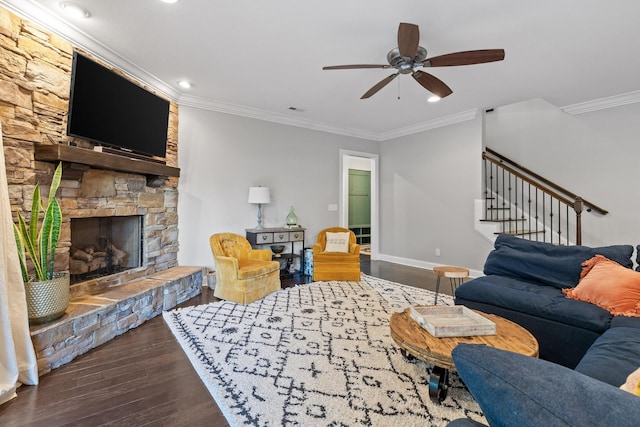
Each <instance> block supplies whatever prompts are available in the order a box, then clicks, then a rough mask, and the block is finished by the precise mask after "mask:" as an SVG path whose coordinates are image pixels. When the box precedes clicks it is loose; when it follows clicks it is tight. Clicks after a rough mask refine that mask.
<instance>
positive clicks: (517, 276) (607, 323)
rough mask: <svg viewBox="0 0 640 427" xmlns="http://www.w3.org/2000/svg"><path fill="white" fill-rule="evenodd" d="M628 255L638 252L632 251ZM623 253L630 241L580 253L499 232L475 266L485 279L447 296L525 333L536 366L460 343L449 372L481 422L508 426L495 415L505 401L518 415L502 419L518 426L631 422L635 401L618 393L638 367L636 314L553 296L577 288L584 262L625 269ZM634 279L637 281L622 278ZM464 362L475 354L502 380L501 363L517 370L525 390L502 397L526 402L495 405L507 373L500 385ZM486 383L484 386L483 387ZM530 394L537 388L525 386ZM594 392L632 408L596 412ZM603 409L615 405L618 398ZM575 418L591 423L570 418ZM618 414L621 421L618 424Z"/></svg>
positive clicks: (638, 415) (638, 407) (638, 421)
mask: <svg viewBox="0 0 640 427" xmlns="http://www.w3.org/2000/svg"><path fill="white" fill-rule="evenodd" d="M638 249H639V250H638V253H640V247H639V248H638ZM632 254H633V247H632V246H630V245H615V246H607V247H600V248H590V247H586V246H556V245H551V244H548V243H542V242H534V241H528V240H524V239H520V238H517V237H513V236H508V235H500V236H499V237H498V238H497V240H496V242H495V249H494V250H493V251H492V252H491V253H490V254H489V256H488V258H487V260H486V263H485V266H484V273H485V276H483V277H479V278H476V279H473V280H470V281H468V282H466V283H464V284H463V285H461V286H460V287H459V288H458V289H457V290H456V292H455V302H456V304H462V305H465V306H467V307H469V308H473V309H477V310H480V311H483V312H486V313H493V314H497V315H499V316H502V317H504V318H507V319H509V320H512V321H514V322H516V323H518V324H520V325H521V326H523V327H525V328H526V329H528V330H529V331H530V332H531V333H532V334H533V335H534V336H535V337H536V339H537V340H538V343H539V347H540V359H544V360H538V359H533V358H526V357H523V356H518V355H514V354H511V353H507V352H500V351H499V350H495V349H489V348H474V349H463V348H464V347H465V346H463V347H461V349H460V350H459V351H454V360H455V361H456V368H457V369H458V372H459V373H460V375H461V378H462V380H463V381H465V383H466V384H467V386H468V387H469V389H470V390H471V392H472V393H473V394H474V396H476V399H477V400H478V402H479V403H480V406H481V407H482V409H483V411H484V412H485V415H487V419H488V420H489V421H490V423H491V425H513V424H510V422H511V421H513V420H514V419H515V418H505V417H506V414H507V413H509V411H511V409H509V408H508V406H509V405H511V406H513V408H516V407H517V408H519V411H520V413H519V414H515V415H514V414H512V415H513V416H517V418H518V419H519V421H520V422H519V424H518V425H616V426H617V425H637V426H640V397H637V396H634V395H632V394H631V393H627V392H623V391H621V390H619V389H618V387H620V386H621V385H622V384H623V383H624V382H625V381H626V378H627V377H628V376H629V374H631V373H632V372H634V371H635V370H637V369H638V368H640V317H631V316H614V315H612V314H611V313H610V312H609V311H608V310H605V309H604V308H601V307H599V306H597V305H595V304H592V303H589V302H584V301H580V300H576V299H572V298H568V297H567V296H566V295H565V293H563V289H571V288H575V287H576V285H578V283H579V281H580V273H581V271H582V268H583V266H582V264H583V262H584V261H586V260H589V259H591V258H593V257H594V256H596V255H603V256H604V257H606V258H608V259H609V260H613V261H615V262H616V263H618V264H620V265H621V266H623V267H626V268H628V269H632V268H633V261H632V258H631V256H632ZM639 256H640V255H639ZM616 268H618V269H621V270H623V269H622V268H621V267H619V266H616ZM624 271H625V272H626V270H624ZM631 271H632V270H631ZM635 274H638V275H639V276H640V273H632V275H635ZM466 347H468V346H466ZM502 353H505V354H502ZM456 355H457V356H456ZM474 357H479V358H480V359H478V360H481V361H482V363H479V365H482V366H484V368H483V369H484V370H489V371H493V373H497V372H501V374H500V375H503V374H504V375H503V376H504V377H505V378H506V377H508V375H507V372H504V369H503V368H502V367H501V366H511V365H512V364H515V365H518V366H520V368H518V370H517V372H518V374H517V375H522V376H523V378H521V381H520V382H519V384H522V385H523V386H524V385H525V384H526V383H527V382H529V385H528V386H527V387H529V388H530V390H529V391H526V392H522V391H520V392H515V394H513V393H512V398H515V399H516V400H517V399H518V398H517V397H516V396H520V399H524V400H527V401H528V403H527V404H528V405H529V406H526V405H525V406H519V405H520V404H524V402H517V403H514V402H513V401H511V400H509V401H507V400H505V399H504V398H503V396H502V394H503V393H501V392H500V390H503V391H506V390H508V389H510V388H513V387H514V383H513V381H512V380H513V377H511V378H510V379H507V380H505V379H504V378H500V379H498V378H497V377H496V376H495V375H493V374H487V372H485V373H484V374H478V372H477V370H476V368H477V367H475V368H473V367H472V368H470V367H469V366H471V365H473V363H471V362H469V359H470V358H474ZM458 361H460V364H461V366H458ZM463 365H464V366H463ZM515 365H514V366H515ZM559 365H561V366H559ZM514 372H515V371H513V372H512V374H513V373H514ZM500 375H499V376H500ZM585 378H586V379H585ZM491 381H493V384H489V383H488V382H491ZM545 381H547V382H545ZM494 386H495V387H497V388H495V387H494ZM492 387H494V388H492ZM500 387H503V389H501V388H500ZM585 387H586V388H585ZM516 388H517V386H516ZM535 388H540V390H538V391H535V390H533V389H535ZM586 390H588V391H589V393H586ZM512 392H513V390H512ZM599 393H600V395H601V396H603V397H601V398H604V396H610V395H611V393H613V394H612V395H611V396H613V397H610V398H616V399H618V398H622V401H623V402H632V403H634V404H635V406H634V407H633V408H630V407H629V408H626V407H625V405H626V404H627V403H625V405H623V406H622V407H623V408H624V410H622V411H617V410H616V411H613V410H609V411H604V410H603V408H602V402H595V401H591V400H590V399H591V398H593V397H595V396H598V394H599ZM620 393H623V394H620ZM530 394H533V395H534V396H533V397H532V396H531V395H530ZM487 396H489V397H491V398H492V399H493V402H494V403H493V404H491V405H490V404H489V403H488V402H491V401H492V399H491V398H490V399H488V398H487ZM529 399H533V400H532V401H534V403H533V404H532V403H531V402H530V401H529ZM558 402H560V406H562V407H563V408H564V410H565V411H567V412H568V413H570V412H571V411H576V414H574V415H573V416H569V417H566V418H565V417H564V416H563V417H560V418H556V416H557V414H558V407H559V405H558ZM608 404H609V405H611V406H615V405H617V404H618V400H616V402H609V403H608ZM487 405H489V406H487ZM526 408H529V409H526ZM531 408H534V409H533V410H530V409H531ZM513 410H515V409H513ZM598 411H600V412H598ZM578 412H581V413H584V414H587V415H588V416H589V417H592V418H581V417H578V416H577V415H578V414H577V413H578ZM496 414H497V415H496ZM541 414H544V415H541ZM587 415H585V417H586V416H587ZM492 416H493V418H491V417H492ZM628 416H631V418H625V417H628ZM540 417H542V418H540ZM572 417H573V418H572ZM598 417H600V418H599V421H600V422H598V423H595V424H593V423H592V424H580V420H591V421H593V420H594V419H598ZM618 417H620V418H618ZM634 417H635V418H634ZM506 420H509V422H507V421H506ZM541 420H543V421H545V422H544V423H542V422H541ZM561 420H565V421H566V420H574V421H573V422H566V423H565V424H563V422H565V421H561ZM459 422H460V424H452V426H454V425H465V424H464V422H465V421H464V420H461V421H459Z"/></svg>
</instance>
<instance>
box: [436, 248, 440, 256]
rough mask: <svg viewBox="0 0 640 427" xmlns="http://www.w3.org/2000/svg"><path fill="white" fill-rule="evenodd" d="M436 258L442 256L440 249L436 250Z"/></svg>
mask: <svg viewBox="0 0 640 427" xmlns="http://www.w3.org/2000/svg"><path fill="white" fill-rule="evenodd" d="M436 256H440V248H436Z"/></svg>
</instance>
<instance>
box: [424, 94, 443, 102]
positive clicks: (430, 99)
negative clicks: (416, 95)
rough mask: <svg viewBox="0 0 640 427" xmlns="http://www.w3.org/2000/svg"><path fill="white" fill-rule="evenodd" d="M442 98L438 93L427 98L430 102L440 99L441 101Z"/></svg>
mask: <svg viewBox="0 0 640 427" xmlns="http://www.w3.org/2000/svg"><path fill="white" fill-rule="evenodd" d="M440 99H442V98H440V97H439V96H437V95H433V96H430V97H429V99H427V101H428V102H438V101H440Z"/></svg>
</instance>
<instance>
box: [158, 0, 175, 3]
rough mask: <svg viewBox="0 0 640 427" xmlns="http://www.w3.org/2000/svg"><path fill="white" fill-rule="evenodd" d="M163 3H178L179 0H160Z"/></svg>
mask: <svg viewBox="0 0 640 427" xmlns="http://www.w3.org/2000/svg"><path fill="white" fill-rule="evenodd" d="M160 1H161V2H162V3H169V4H173V3H178V0H160Z"/></svg>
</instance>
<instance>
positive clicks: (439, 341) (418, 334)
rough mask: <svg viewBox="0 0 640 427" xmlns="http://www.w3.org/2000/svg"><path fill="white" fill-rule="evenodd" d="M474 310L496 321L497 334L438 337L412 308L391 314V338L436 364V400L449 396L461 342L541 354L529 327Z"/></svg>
mask: <svg viewBox="0 0 640 427" xmlns="http://www.w3.org/2000/svg"><path fill="white" fill-rule="evenodd" d="M474 311H475V312H476V313H478V314H480V315H481V316H483V317H486V318H487V319H489V320H491V321H492V322H495V324H496V335H477V336H471V337H446V338H436V337H434V336H432V335H431V334H430V333H429V332H427V331H426V330H425V329H424V328H422V327H421V326H420V325H419V324H418V322H416V321H415V320H413V318H412V317H411V315H410V314H409V308H407V309H406V310H405V311H403V312H401V313H394V314H392V315H391V319H390V320H389V326H390V329H391V338H393V340H394V341H395V343H396V344H397V345H398V346H399V347H400V349H401V351H402V354H403V355H404V356H413V357H415V358H417V359H420V360H423V361H425V362H427V363H429V364H431V365H433V370H432V372H431V376H430V379H429V396H430V397H431V399H432V400H433V401H434V402H437V403H440V402H442V401H443V400H444V399H445V398H446V397H447V389H448V387H449V370H452V369H455V364H454V363H453V359H452V358H451V351H452V350H453V349H454V348H455V347H456V346H457V345H458V344H460V343H468V344H484V345H489V346H491V347H495V348H499V349H502V350H507V351H512V352H515V353H520V354H524V355H526V356H532V357H538V341H537V340H536V339H535V337H534V336H533V335H531V333H530V332H529V331H527V330H526V329H525V328H523V327H522V326H520V325H518V324H516V323H513V322H512V321H510V320H507V319H504V318H502V317H500V316H496V315H495V314H487V313H482V312H479V311H477V310H474Z"/></svg>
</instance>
